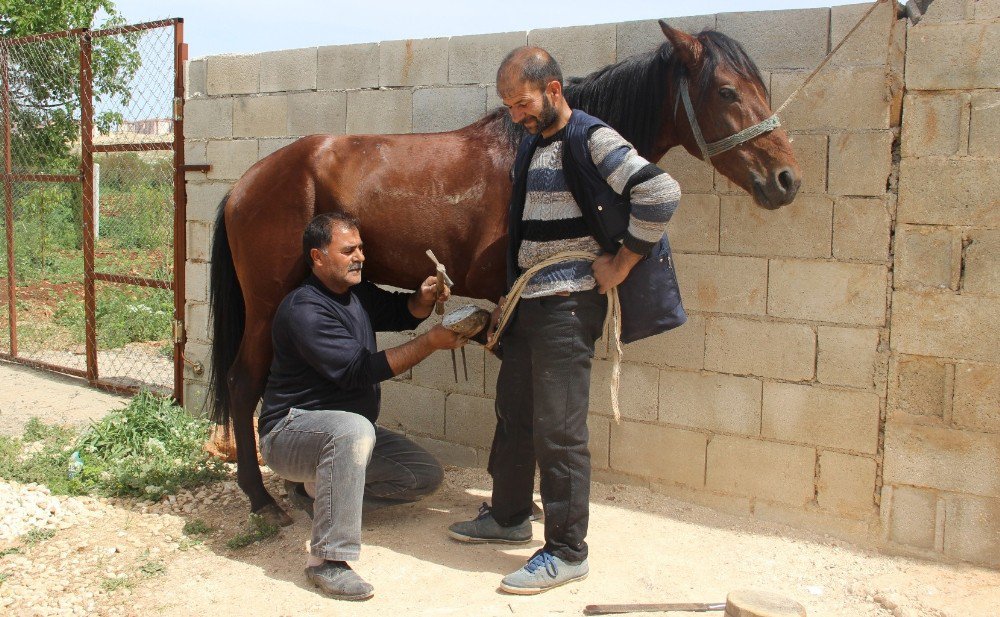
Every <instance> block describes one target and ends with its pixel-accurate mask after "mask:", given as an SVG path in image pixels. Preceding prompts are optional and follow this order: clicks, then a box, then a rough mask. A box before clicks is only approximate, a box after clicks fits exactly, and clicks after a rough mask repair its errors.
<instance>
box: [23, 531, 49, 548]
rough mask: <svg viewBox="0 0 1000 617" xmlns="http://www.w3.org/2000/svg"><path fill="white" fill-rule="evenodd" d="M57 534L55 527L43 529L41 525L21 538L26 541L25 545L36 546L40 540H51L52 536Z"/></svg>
mask: <svg viewBox="0 0 1000 617" xmlns="http://www.w3.org/2000/svg"><path fill="white" fill-rule="evenodd" d="M55 535H56V530H55V529H42V528H41V527H35V528H34V529H32V530H31V531H29V532H27V533H26V534H24V535H23V536H21V540H22V541H23V542H24V545H25V546H34V545H36V544H38V543H39V542H44V541H46V540H51V539H52V537H53V536H55Z"/></svg>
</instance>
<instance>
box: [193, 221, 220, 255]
mask: <svg viewBox="0 0 1000 617" xmlns="http://www.w3.org/2000/svg"><path fill="white" fill-rule="evenodd" d="M214 227H215V226H214V225H212V224H211V223H207V222H204V221H188V222H187V239H186V240H187V242H186V244H187V259H188V261H211V255H212V229H213V228H214Z"/></svg>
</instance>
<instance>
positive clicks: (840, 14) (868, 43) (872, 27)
mask: <svg viewBox="0 0 1000 617" xmlns="http://www.w3.org/2000/svg"><path fill="white" fill-rule="evenodd" d="M870 7H871V4H870V3H863V4H848V5H844V6H835V7H832V8H831V9H830V49H831V50H832V49H833V48H834V47H836V46H837V45H839V44H840V42H841V41H843V40H844V37H845V36H847V34H848V33H849V32H850V31H851V30H852V29H853V28H854V27H855V26H856V25H857V23H858V21H859V20H860V19H861V18H862V17H863V16H864V14H865V13H867V12H868V9H869V8H870ZM895 20H896V7H895V6H894V5H893V4H892V3H891V2H882V3H881V4H879V5H878V6H877V7H876V8H875V10H874V11H872V13H871V15H869V16H868V18H867V19H866V20H865V22H864V23H863V24H861V25H860V26H858V29H857V30H855V31H854V34H852V35H851V38H850V40H848V41H847V42H845V43H844V45H843V46H842V47H841V48H840V49H839V50H838V51H837V53H836V55H834V57H833V58H830V64H833V65H837V66H865V65H884V64H885V60H886V51H887V50H886V45H887V44H888V42H889V31H890V28H891V27H892V24H893V22H895Z"/></svg>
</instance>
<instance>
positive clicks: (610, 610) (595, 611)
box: [583, 602, 726, 615]
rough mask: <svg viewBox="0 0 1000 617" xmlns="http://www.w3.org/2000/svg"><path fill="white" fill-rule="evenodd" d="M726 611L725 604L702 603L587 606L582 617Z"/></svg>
mask: <svg viewBox="0 0 1000 617" xmlns="http://www.w3.org/2000/svg"><path fill="white" fill-rule="evenodd" d="M724 610H726V603H725V602H716V603H713V604H709V603H704V602H667V603H663V604H588V605H587V606H586V607H585V608H584V609H583V614H584V615H621V614H624V613H664V612H684V613H707V612H710V611H719V612H722V611H724Z"/></svg>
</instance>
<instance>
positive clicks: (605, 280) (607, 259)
mask: <svg viewBox="0 0 1000 617" xmlns="http://www.w3.org/2000/svg"><path fill="white" fill-rule="evenodd" d="M641 260H642V255H639V254H638V253H633V252H632V251H630V250H628V249H627V248H625V247H624V246H623V247H621V248H620V249H618V252H617V253H615V254H614V255H611V254H610V253H602V254H601V255H599V256H598V257H597V259H595V260H594V265H593V266H592V269H593V270H594V280H595V281H597V291H599V292H600V293H602V294H606V293H608V290H610V289H611V288H612V287H617V286H618V285H619V284H620V283H621V282H622V281H624V280H625V279H626V278H627V277H628V273H629V272H631V271H632V268H633V267H635V264H637V263H639V262H640V261H641Z"/></svg>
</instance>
